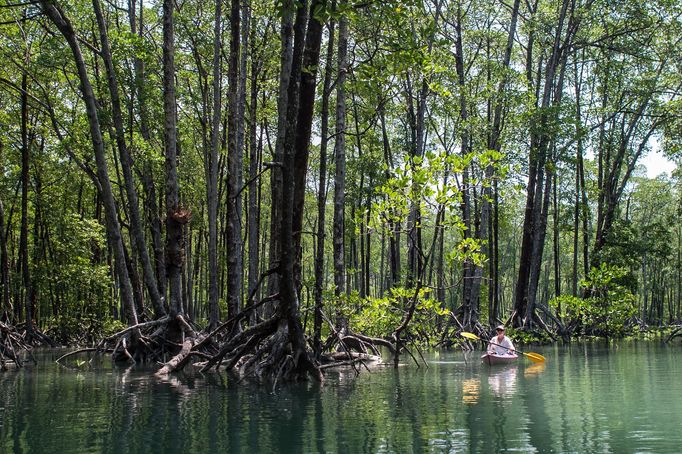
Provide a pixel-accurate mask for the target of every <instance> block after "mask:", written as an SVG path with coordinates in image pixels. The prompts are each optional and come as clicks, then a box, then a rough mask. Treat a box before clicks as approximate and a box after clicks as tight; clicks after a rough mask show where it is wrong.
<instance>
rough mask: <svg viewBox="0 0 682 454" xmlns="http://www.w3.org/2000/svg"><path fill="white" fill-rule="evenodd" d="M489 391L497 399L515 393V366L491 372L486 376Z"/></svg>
mask: <svg viewBox="0 0 682 454" xmlns="http://www.w3.org/2000/svg"><path fill="white" fill-rule="evenodd" d="M488 385H489V386H490V390H491V391H492V392H493V394H495V395H496V396H498V397H509V396H511V395H512V394H514V392H515V391H516V366H513V367H504V368H501V369H499V370H497V369H495V370H491V371H490V375H488Z"/></svg>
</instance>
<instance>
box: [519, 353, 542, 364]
mask: <svg viewBox="0 0 682 454" xmlns="http://www.w3.org/2000/svg"><path fill="white" fill-rule="evenodd" d="M524 355H525V356H526V357H527V358H528V359H530V360H531V361H533V362H534V363H544V362H545V357H544V356H542V355H541V354H539V353H524Z"/></svg>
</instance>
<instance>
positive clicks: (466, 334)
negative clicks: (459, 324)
mask: <svg viewBox="0 0 682 454" xmlns="http://www.w3.org/2000/svg"><path fill="white" fill-rule="evenodd" d="M459 334H460V336H462V337H466V338H467V339H472V340H480V339H481V338H480V337H478V336H477V335H475V334H474V333H467V332H466V331H463V332H461V333H459Z"/></svg>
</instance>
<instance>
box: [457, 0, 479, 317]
mask: <svg viewBox="0 0 682 454" xmlns="http://www.w3.org/2000/svg"><path fill="white" fill-rule="evenodd" d="M462 20H463V16H462V9H461V5H460V4H459V3H458V4H457V23H456V25H455V33H456V35H455V51H456V57H455V70H456V72H457V85H458V86H459V88H460V95H459V120H460V123H461V125H462V127H461V154H462V157H463V158H466V156H467V155H469V153H470V152H471V143H470V142H471V141H470V134H469V127H468V125H467V124H468V121H469V110H468V106H467V99H466V94H465V89H466V87H465V77H466V75H465V74H464V46H463V44H462ZM469 185H470V170H469V167H468V166H467V167H465V169H464V172H463V175H462V188H461V192H462V202H461V210H462V221H463V223H464V233H463V234H464V239H468V238H475V237H476V232H475V230H474V224H473V220H472V212H471V188H470V187H469ZM475 270H476V267H475V266H474V264H473V261H472V260H471V259H468V258H465V260H464V263H463V264H462V306H463V309H464V325H465V326H472V325H473V324H474V323H476V321H477V318H478V312H479V311H478V307H477V306H478V295H474V294H473V293H472V290H473V288H472V284H473V282H474V279H475Z"/></svg>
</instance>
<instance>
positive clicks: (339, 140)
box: [333, 0, 348, 298]
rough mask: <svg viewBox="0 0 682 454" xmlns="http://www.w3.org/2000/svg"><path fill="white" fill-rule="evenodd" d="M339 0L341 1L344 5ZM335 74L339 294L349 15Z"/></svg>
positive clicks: (342, 284)
mask: <svg viewBox="0 0 682 454" xmlns="http://www.w3.org/2000/svg"><path fill="white" fill-rule="evenodd" d="M346 3H347V2H346V0H341V1H340V5H341V6H342V7H343V6H345V5H346ZM337 53H338V54H337V62H338V63H337V65H338V67H337V77H336V122H335V125H336V126H335V134H336V138H335V142H334V156H335V158H334V161H335V164H336V170H335V174H334V221H333V246H334V247H333V250H334V295H335V296H336V297H337V298H338V297H340V296H341V295H342V294H343V293H344V292H345V290H346V262H345V254H344V230H345V229H344V226H345V216H344V207H345V202H346V194H345V192H346V87H345V83H346V74H347V72H348V67H347V65H348V61H347V59H348V57H347V54H348V19H347V18H346V17H345V16H341V18H340V19H339V44H338V50H337Z"/></svg>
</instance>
